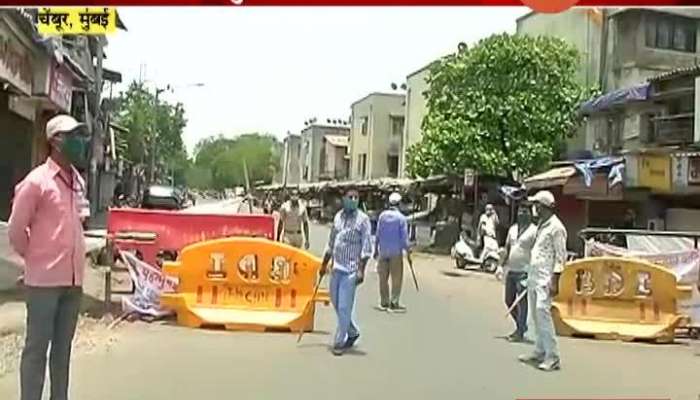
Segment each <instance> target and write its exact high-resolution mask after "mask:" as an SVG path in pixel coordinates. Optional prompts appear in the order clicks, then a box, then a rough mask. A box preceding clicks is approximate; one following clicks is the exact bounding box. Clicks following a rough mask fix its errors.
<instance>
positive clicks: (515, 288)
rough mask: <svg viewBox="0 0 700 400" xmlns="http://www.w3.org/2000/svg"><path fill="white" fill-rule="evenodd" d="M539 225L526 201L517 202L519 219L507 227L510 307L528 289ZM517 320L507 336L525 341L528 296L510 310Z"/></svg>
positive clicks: (506, 288) (507, 285)
mask: <svg viewBox="0 0 700 400" xmlns="http://www.w3.org/2000/svg"><path fill="white" fill-rule="evenodd" d="M536 234H537V228H536V227H535V225H533V224H532V218H531V212H530V207H528V205H526V204H525V203H520V205H519V206H518V214H517V221H516V223H515V224H513V226H511V227H510V229H509V230H508V236H507V238H506V247H505V260H506V262H505V269H506V274H505V276H506V279H505V281H506V284H505V286H506V287H505V301H506V306H507V307H508V309H510V308H511V307H512V306H513V303H514V302H515V300H516V298H517V297H518V295H520V294H521V293H523V292H524V291H525V290H527V276H528V269H529V268H528V265H529V264H530V252H531V251H532V246H533V245H534V244H535V235H536ZM510 315H511V316H512V317H513V321H514V322H515V331H514V332H513V333H511V334H510V335H509V336H508V340H510V341H511V342H522V341H523V340H524V339H525V332H527V297H523V298H522V299H521V300H520V302H519V303H518V304H517V305H516V306H515V307H513V309H512V310H511V312H510Z"/></svg>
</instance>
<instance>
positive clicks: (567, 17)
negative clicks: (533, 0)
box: [517, 8, 700, 157]
mask: <svg viewBox="0 0 700 400" xmlns="http://www.w3.org/2000/svg"><path fill="white" fill-rule="evenodd" d="M698 18H700V10H698V9H693V8H663V9H661V8H618V9H595V8H588V9H584V8H573V9H570V10H568V11H565V12H563V13H560V14H539V13H534V12H533V13H529V14H527V15H525V16H523V17H521V18H519V19H518V20H517V33H518V34H527V35H551V36H556V37H560V38H561V39H563V40H565V41H567V42H568V43H570V44H572V45H573V46H574V47H576V48H577V49H578V51H579V53H580V55H581V67H580V69H579V72H578V74H579V80H580V82H581V83H582V84H584V85H587V86H597V87H600V88H601V90H602V91H603V92H604V93H608V92H615V91H617V90H620V89H627V88H630V87H633V86H636V85H639V84H643V83H644V82H645V81H646V79H648V78H650V77H653V76H656V75H658V74H660V73H663V72H666V71H671V70H673V69H675V68H678V67H684V66H690V65H694V64H695V63H696V62H697V61H696V60H697V56H698V54H697V46H696V42H697V37H698V35H700V26H699V25H698ZM629 111H630V114H629V115H625V116H620V118H622V119H625V120H626V125H627V126H626V127H625V128H624V130H625V131H626V133H625V135H627V136H635V135H639V132H640V131H642V130H644V125H645V122H644V118H643V116H642V115H641V114H640V112H639V111H638V110H634V109H630V110H629ZM621 124H622V123H621V122H612V123H610V122H609V121H607V119H606V118H601V119H599V120H597V121H589V122H588V123H587V124H586V126H584V127H583V128H582V129H581V130H580V131H579V134H578V135H576V136H575V137H573V138H571V139H569V140H568V141H567V152H568V155H569V156H570V157H571V156H572V155H573V154H576V153H580V152H581V151H587V152H593V153H594V154H596V155H602V154H605V153H606V152H609V149H608V148H607V147H613V148H622V147H623V146H621V144H619V143H603V142H604V141H605V136H606V135H607V132H606V131H607V130H608V125H610V127H611V129H617V130H620V129H623V128H621V126H620V125H621Z"/></svg>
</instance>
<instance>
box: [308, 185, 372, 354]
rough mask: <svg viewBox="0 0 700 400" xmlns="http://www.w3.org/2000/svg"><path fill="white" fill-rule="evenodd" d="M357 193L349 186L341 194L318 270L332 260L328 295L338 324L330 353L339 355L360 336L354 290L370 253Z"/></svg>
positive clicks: (368, 232)
mask: <svg viewBox="0 0 700 400" xmlns="http://www.w3.org/2000/svg"><path fill="white" fill-rule="evenodd" d="M358 202H359V194H358V193H357V190H354V189H349V190H348V191H347V192H346V193H345V195H344V197H343V209H342V210H341V211H339V212H338V213H337V214H336V215H335V218H334V219H333V227H332V228H331V233H330V235H329V238H328V246H327V247H326V252H325V255H324V256H323V263H322V264H321V271H320V272H321V274H322V276H323V274H325V273H326V271H327V269H328V262H329V261H330V260H331V259H332V260H333V270H332V271H331V281H330V288H329V290H330V295H331V302H332V303H333V308H335V312H336V315H337V317H338V328H337V330H336V333H335V338H334V341H333V349H332V351H333V354H334V355H336V356H340V355H342V354H343V353H344V352H345V351H346V350H348V349H349V348H351V347H352V346H353V345H354V344H355V342H356V341H357V339H359V337H360V330H359V328H358V327H357V324H356V323H355V322H354V321H353V315H352V314H353V308H354V307H355V290H356V289H357V285H360V284H361V283H362V282H364V280H365V267H366V266H367V261H369V258H370V256H371V255H372V238H371V226H370V221H369V217H367V215H366V214H365V213H363V212H362V211H360V210H358V209H357V206H358Z"/></svg>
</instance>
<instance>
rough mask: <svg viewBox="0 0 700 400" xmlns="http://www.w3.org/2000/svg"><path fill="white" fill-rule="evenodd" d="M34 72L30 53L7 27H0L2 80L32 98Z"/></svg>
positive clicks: (0, 69)
mask: <svg viewBox="0 0 700 400" xmlns="http://www.w3.org/2000/svg"><path fill="white" fill-rule="evenodd" d="M32 72H33V71H32V62H31V59H30V57H29V52H28V51H27V50H26V49H24V48H23V47H22V45H21V44H20V43H19V41H18V40H16V39H15V38H14V37H13V36H12V35H11V34H10V33H9V32H8V30H7V29H6V28H5V27H0V80H4V81H6V82H7V83H9V84H11V85H12V86H13V87H14V88H16V89H17V90H18V91H20V92H22V93H23V94H25V95H27V96H31V94H32Z"/></svg>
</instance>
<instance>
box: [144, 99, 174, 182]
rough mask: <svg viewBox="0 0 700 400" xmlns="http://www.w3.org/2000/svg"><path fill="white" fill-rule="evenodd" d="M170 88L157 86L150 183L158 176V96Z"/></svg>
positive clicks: (152, 126) (152, 129)
mask: <svg viewBox="0 0 700 400" xmlns="http://www.w3.org/2000/svg"><path fill="white" fill-rule="evenodd" d="M168 89H170V85H167V86H166V87H165V89H159V88H156V96H155V99H154V104H153V110H154V112H155V115H154V116H153V121H151V163H150V164H151V168H150V174H149V177H148V184H149V185H152V184H153V182H154V181H155V176H156V144H157V143H158V137H157V136H158V108H159V106H158V97H160V94H161V93H163V92H164V91H166V90H168Z"/></svg>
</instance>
